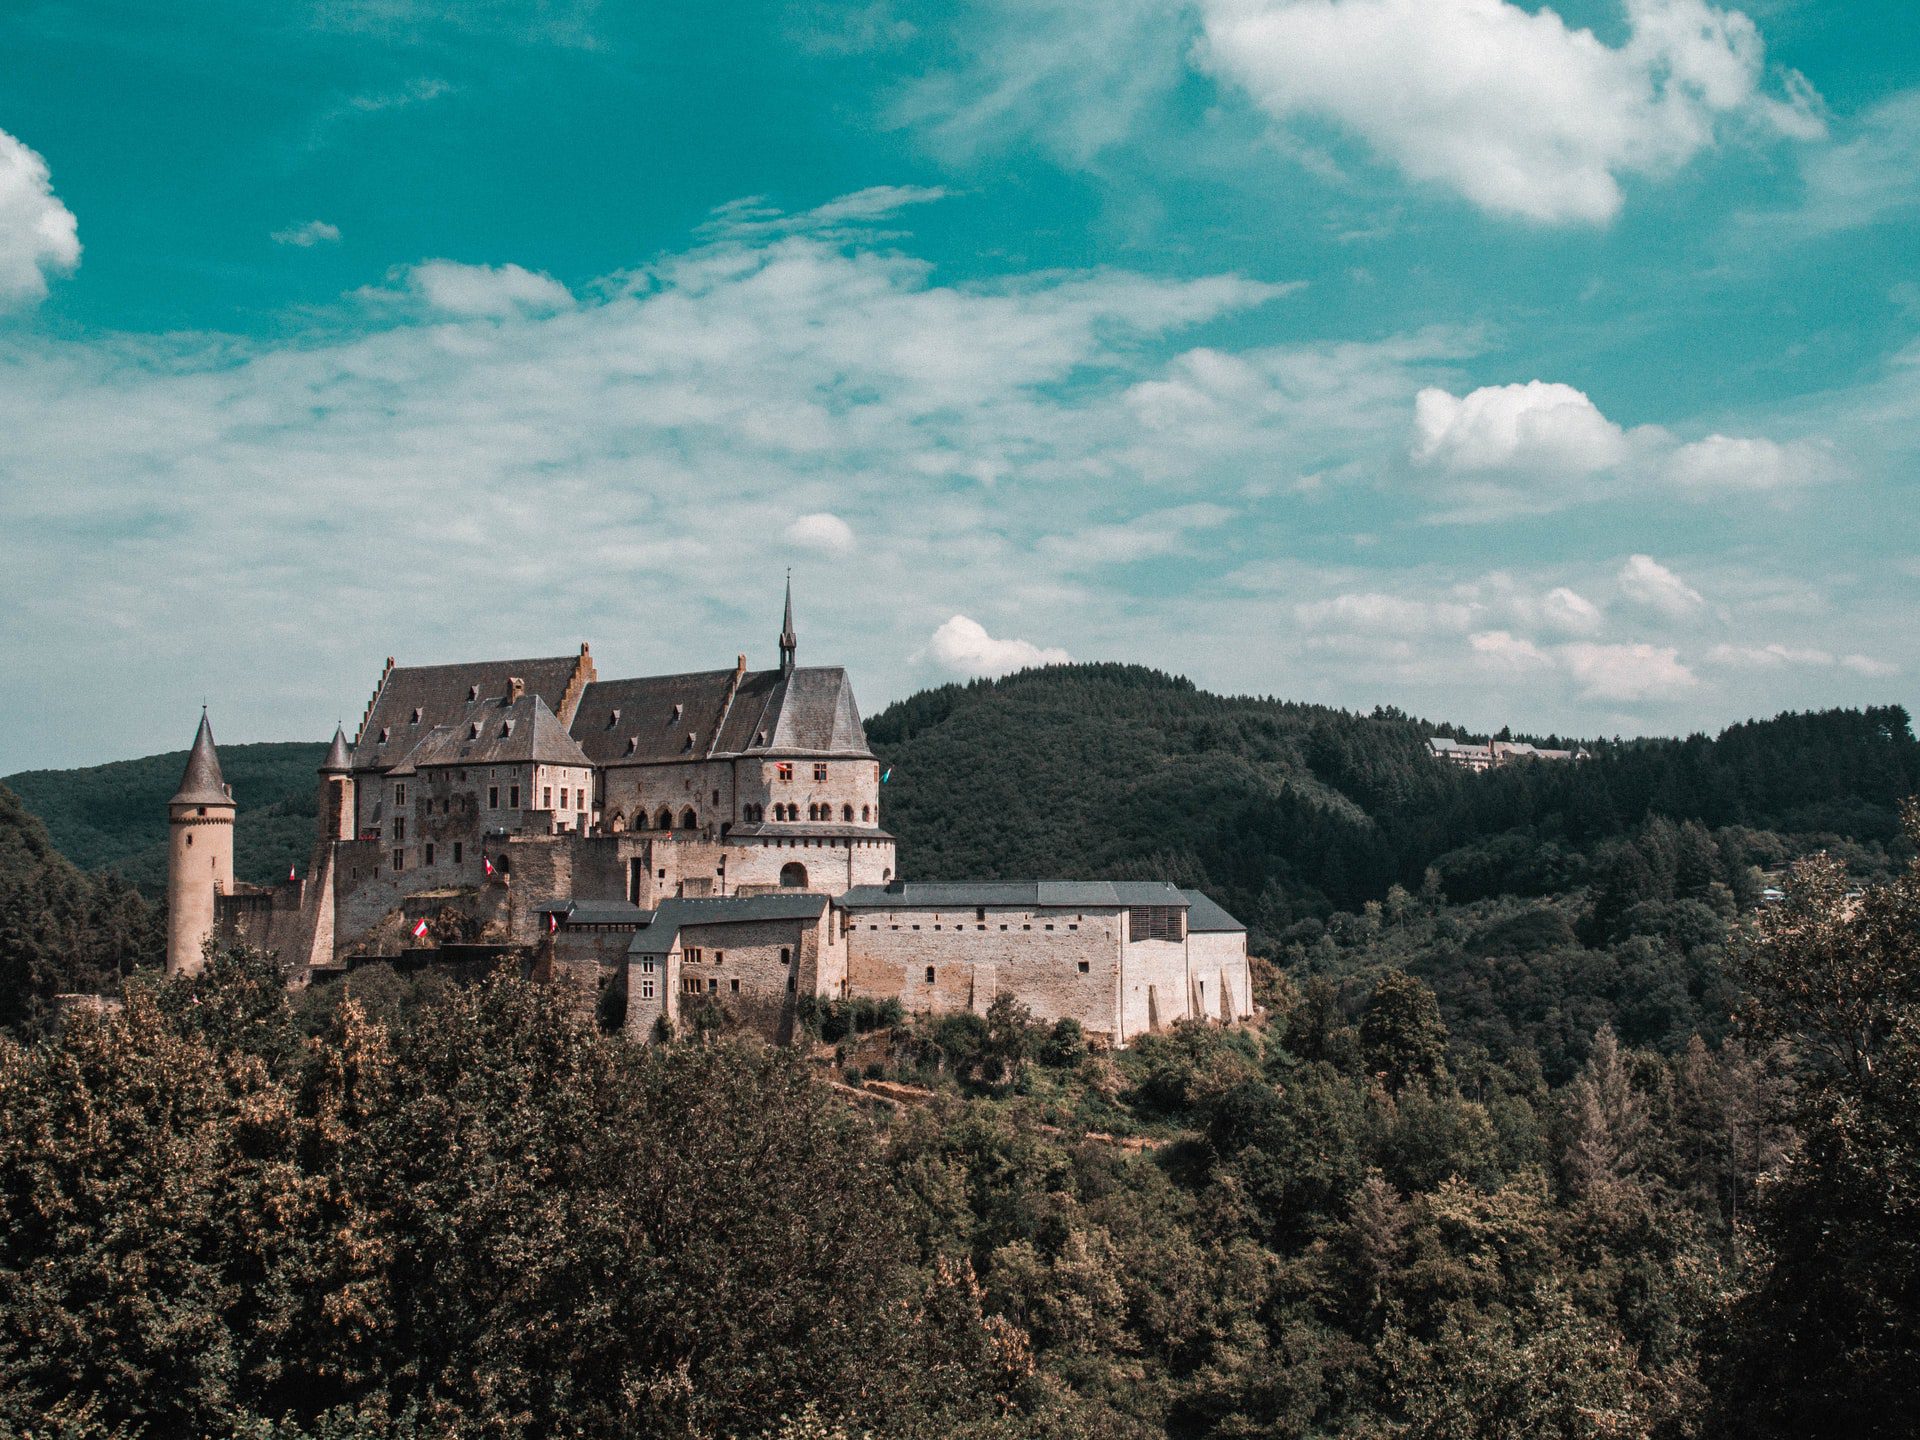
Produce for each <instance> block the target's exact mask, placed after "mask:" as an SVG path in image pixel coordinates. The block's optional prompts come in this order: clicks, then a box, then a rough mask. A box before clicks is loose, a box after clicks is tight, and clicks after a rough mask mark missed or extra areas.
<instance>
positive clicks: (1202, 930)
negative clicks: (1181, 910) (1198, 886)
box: [1180, 890, 1247, 935]
mask: <svg viewBox="0 0 1920 1440" xmlns="http://www.w3.org/2000/svg"><path fill="white" fill-rule="evenodd" d="M1180 893H1181V894H1182V895H1184V896H1186V897H1187V929H1188V930H1189V931H1192V932H1195V933H1198V934H1202V935H1205V934H1229V935H1230V934H1242V935H1244V934H1245V933H1246V929H1247V927H1246V926H1244V925H1242V924H1241V923H1240V922H1239V921H1238V920H1236V919H1234V918H1233V916H1231V915H1229V914H1228V913H1227V912H1226V911H1225V910H1223V909H1221V908H1220V906H1218V905H1217V904H1215V903H1214V902H1213V901H1212V900H1210V899H1209V898H1208V897H1207V896H1205V895H1203V894H1201V893H1200V892H1199V891H1198V890H1182V891H1181V892H1180Z"/></svg>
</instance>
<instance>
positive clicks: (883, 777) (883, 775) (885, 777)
mask: <svg viewBox="0 0 1920 1440" xmlns="http://www.w3.org/2000/svg"><path fill="white" fill-rule="evenodd" d="M892 778H893V766H891V765H889V766H887V768H886V769H884V770H882V771H881V772H880V783H881V784H882V785H884V784H886V783H887V781H889V780H891V779H892Z"/></svg>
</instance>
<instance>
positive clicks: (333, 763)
mask: <svg viewBox="0 0 1920 1440" xmlns="http://www.w3.org/2000/svg"><path fill="white" fill-rule="evenodd" d="M351 769H353V747H352V746H351V745H349V744H347V731H346V727H345V726H342V725H336V726H334V727H333V744H331V745H330V746H328V747H327V758H326V759H324V760H322V761H321V762H320V773H321V774H322V775H344V774H346V773H347V772H348V771H349V770H351Z"/></svg>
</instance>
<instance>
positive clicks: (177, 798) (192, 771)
mask: <svg viewBox="0 0 1920 1440" xmlns="http://www.w3.org/2000/svg"><path fill="white" fill-rule="evenodd" d="M168 803H169V804H173V805H226V806H229V807H231V806H232V804H233V797H232V796H231V795H229V794H228V793H227V781H226V777H225V776H223V775H222V774H221V773H220V756H219V755H218V754H217V753H216V752H215V751H214V748H213V726H212V725H210V724H208V723H207V712H206V711H204V710H202V711H201V712H200V728H199V729H198V730H196V731H195V732H194V736H193V748H192V749H191V750H189V751H188V752H187V768H186V770H185V771H184V772H183V773H182V774H181V776H180V788H179V789H178V790H177V791H175V792H174V796H173V799H172V800H171V801H169V802H168Z"/></svg>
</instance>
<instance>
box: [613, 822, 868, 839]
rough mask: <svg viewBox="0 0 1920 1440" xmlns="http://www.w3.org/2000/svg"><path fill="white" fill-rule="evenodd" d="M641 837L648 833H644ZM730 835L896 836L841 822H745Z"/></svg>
mask: <svg viewBox="0 0 1920 1440" xmlns="http://www.w3.org/2000/svg"><path fill="white" fill-rule="evenodd" d="M641 833H643V834H644V833H645V832H644V831H643V832H641ZM727 834H729V835H731V836H733V837H734V838H735V839H736V840H753V839H757V838H759V837H762V836H766V837H771V838H778V839H782V840H891V839H893V838H894V837H893V835H892V834H891V833H890V832H888V831H886V830H882V829H881V828H880V827H879V826H878V825H843V824H841V823H840V822H839V821H838V820H834V821H826V820H794V821H785V820H781V821H774V820H745V821H742V822H741V823H739V824H738V825H735V826H734V827H733V828H732V829H731V830H729V831H728V832H727Z"/></svg>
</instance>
